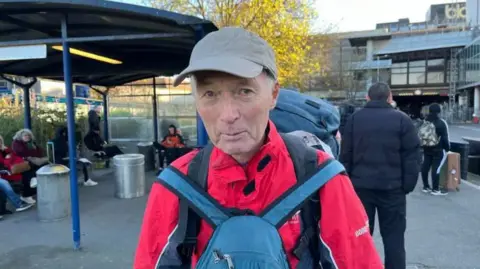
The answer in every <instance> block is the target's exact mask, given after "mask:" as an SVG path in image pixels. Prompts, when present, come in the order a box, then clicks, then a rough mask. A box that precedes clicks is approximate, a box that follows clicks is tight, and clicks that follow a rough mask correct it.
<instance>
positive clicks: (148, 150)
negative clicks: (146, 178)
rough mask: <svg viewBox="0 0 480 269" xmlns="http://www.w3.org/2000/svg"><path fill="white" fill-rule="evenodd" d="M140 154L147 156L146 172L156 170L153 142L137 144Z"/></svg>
mask: <svg viewBox="0 0 480 269" xmlns="http://www.w3.org/2000/svg"><path fill="white" fill-rule="evenodd" d="M137 147H138V153H139V154H142V155H143V156H145V171H146V172H147V171H152V170H155V150H154V148H153V143H152V142H140V143H138V144H137Z"/></svg>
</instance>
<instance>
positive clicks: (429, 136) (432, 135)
mask: <svg viewBox="0 0 480 269" xmlns="http://www.w3.org/2000/svg"><path fill="white" fill-rule="evenodd" d="M418 136H419V137H420V145H421V146H422V147H423V146H427V147H433V146H436V145H438V143H439V142H440V138H439V137H438V135H437V131H436V129H435V124H433V122H430V121H424V122H423V123H422V125H420V128H419V129H418Z"/></svg>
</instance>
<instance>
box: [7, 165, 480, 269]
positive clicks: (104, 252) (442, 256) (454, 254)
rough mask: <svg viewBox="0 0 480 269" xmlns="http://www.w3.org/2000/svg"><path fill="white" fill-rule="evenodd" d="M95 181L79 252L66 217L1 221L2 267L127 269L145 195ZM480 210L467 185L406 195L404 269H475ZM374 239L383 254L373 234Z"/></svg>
mask: <svg viewBox="0 0 480 269" xmlns="http://www.w3.org/2000/svg"><path fill="white" fill-rule="evenodd" d="M153 178H154V177H153V175H152V176H150V177H149V181H150V182H151V181H152V180H153ZM97 179H98V178H97ZM99 182H100V185H98V186H97V187H92V188H85V187H81V188H80V198H81V201H80V203H81V231H82V246H83V249H82V250H81V251H73V250H72V239H71V238H72V234H71V224H70V220H69V219H66V220H64V221H60V222H54V223H40V222H38V221H37V220H36V211H35V210H31V211H28V212H23V213H18V214H16V215H13V216H10V217H8V218H7V219H5V220H3V221H1V222H0V240H1V242H2V244H0V269H13V268H15V269H33V268H55V269H64V268H65V269H67V268H68V269H97V268H102V269H114V268H115V269H118V268H132V257H133V254H134V250H135V246H136V243H137V235H138V231H139V227H140V223H141V219H142V214H143V210H144V205H145V201H146V197H143V198H138V199H132V200H120V199H116V198H114V197H113V180H112V174H110V175H107V176H104V177H103V178H101V179H99ZM479 204H480V190H477V189H474V188H472V187H470V186H467V185H465V184H464V185H462V186H461V191H460V192H458V193H451V194H449V195H448V196H446V197H434V196H431V195H426V194H423V193H421V192H420V191H419V190H417V191H415V192H414V193H412V194H411V195H409V197H408V229H407V233H406V248H407V259H408V262H409V264H411V266H410V267H409V268H415V267H414V265H417V268H442V269H443V268H444V269H449V268H459V269H460V268H465V269H467V268H480V255H478V254H479V250H478V249H479V246H480V232H479V227H480V211H479V210H478V205H479ZM377 227H378V226H377ZM375 239H376V242H377V245H378V248H379V251H380V253H382V252H383V251H382V247H381V239H380V238H379V235H378V231H377V232H376V235H375Z"/></svg>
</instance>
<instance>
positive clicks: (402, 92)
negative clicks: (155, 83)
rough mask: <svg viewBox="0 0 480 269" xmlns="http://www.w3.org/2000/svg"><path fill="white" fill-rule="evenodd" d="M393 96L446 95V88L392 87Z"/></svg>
mask: <svg viewBox="0 0 480 269" xmlns="http://www.w3.org/2000/svg"><path fill="white" fill-rule="evenodd" d="M392 94H393V95H394V96H429V95H440V96H445V95H448V89H447V88H410V89H408V88H407V89H405V88H403V89H392Z"/></svg>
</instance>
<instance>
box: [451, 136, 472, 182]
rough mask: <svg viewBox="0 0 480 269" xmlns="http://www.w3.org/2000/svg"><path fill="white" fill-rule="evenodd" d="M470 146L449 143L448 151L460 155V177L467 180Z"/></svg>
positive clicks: (453, 142)
mask: <svg viewBox="0 0 480 269" xmlns="http://www.w3.org/2000/svg"><path fill="white" fill-rule="evenodd" d="M469 149H470V146H469V144H468V143H466V142H461V141H450V150H451V151H452V152H456V153H459V154H460V177H461V178H462V180H467V176H468V154H469Z"/></svg>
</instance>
